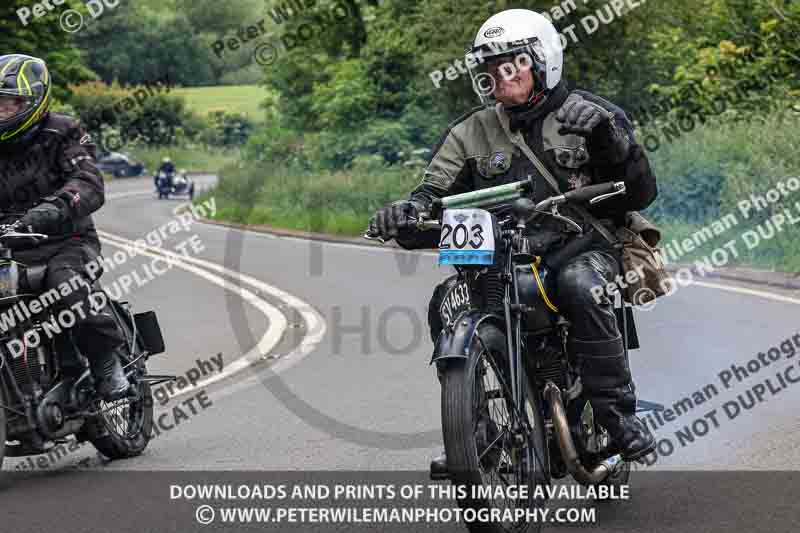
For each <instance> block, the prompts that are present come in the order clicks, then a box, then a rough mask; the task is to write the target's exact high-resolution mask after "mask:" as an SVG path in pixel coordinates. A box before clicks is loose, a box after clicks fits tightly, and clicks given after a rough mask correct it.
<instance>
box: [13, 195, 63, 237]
mask: <svg viewBox="0 0 800 533" xmlns="http://www.w3.org/2000/svg"><path fill="white" fill-rule="evenodd" d="M59 203H60V204H61V205H58V204H59ZM65 212H66V204H64V202H63V201H62V200H60V199H55V200H53V201H45V202H42V203H40V204H39V205H37V206H35V207H33V208H31V209H29V210H28V212H27V213H25V215H24V216H23V217H22V218H21V219H20V226H22V227H23V228H26V229H28V228H30V230H31V231H32V232H34V233H44V234H47V235H50V234H54V233H61V231H62V230H63V229H64V228H63V226H64V223H65V222H66V221H67V216H66V214H65Z"/></svg>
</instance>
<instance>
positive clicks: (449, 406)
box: [442, 322, 549, 533]
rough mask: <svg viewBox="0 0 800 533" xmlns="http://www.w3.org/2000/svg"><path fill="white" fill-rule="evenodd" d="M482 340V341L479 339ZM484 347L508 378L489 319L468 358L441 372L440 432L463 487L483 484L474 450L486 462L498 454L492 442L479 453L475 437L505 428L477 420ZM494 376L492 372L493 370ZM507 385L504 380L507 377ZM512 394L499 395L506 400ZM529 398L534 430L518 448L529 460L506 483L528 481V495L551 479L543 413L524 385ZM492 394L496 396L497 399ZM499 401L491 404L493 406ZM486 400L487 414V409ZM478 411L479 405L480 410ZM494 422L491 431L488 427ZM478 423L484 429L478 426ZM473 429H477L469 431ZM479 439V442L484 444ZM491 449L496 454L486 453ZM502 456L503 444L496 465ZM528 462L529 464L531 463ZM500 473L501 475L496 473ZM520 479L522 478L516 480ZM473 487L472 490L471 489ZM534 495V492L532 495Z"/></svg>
mask: <svg viewBox="0 0 800 533" xmlns="http://www.w3.org/2000/svg"><path fill="white" fill-rule="evenodd" d="M478 337H480V339H482V340H483V343H481V342H480V340H479V338H478ZM484 345H485V346H486V348H487V349H488V351H489V352H491V353H492V354H493V359H494V360H495V363H497V364H498V365H503V368H502V369H500V372H501V373H503V374H505V375H506V376H507V373H508V352H507V344H506V336H505V334H504V333H503V332H501V331H500V330H499V329H498V328H497V327H496V326H494V325H492V324H488V323H485V322H484V323H482V324H481V325H479V326H478V329H477V335H476V336H475V337H474V338H473V341H472V345H471V346H470V352H469V358H468V359H466V360H458V361H456V362H455V363H449V364H448V366H447V367H446V368H444V371H443V376H442V429H443V435H444V446H445V452H446V454H447V464H448V470H449V472H450V479H451V481H452V483H453V484H454V485H465V486H467V487H472V486H476V485H484V479H483V474H482V471H483V466H482V462H481V459H480V458H479V456H478V454H479V453H482V454H483V455H484V457H485V458H487V457H488V458H489V459H488V460H487V459H485V460H484V462H489V461H494V459H493V458H492V457H493V456H497V450H496V446H488V445H487V446H485V447H484V446H482V447H483V450H484V451H483V452H479V451H478V440H479V439H480V437H478V436H476V433H477V434H478V435H480V434H482V433H483V434H485V435H487V436H486V437H485V438H484V439H483V441H489V440H490V439H491V440H492V441H493V442H496V441H497V439H499V438H501V437H502V435H503V434H505V433H506V432H504V431H503V432H500V433H498V431H500V430H499V429H498V426H497V424H495V423H494V422H490V421H486V420H485V419H483V418H481V419H480V420H478V421H476V420H475V416H474V415H475V413H476V409H475V401H476V400H477V399H478V398H477V396H481V395H482V394H485V391H483V390H482V386H483V384H484V378H483V377H480V382H481V384H480V385H479V384H478V382H477V381H476V379H477V378H478V377H479V375H481V374H483V373H484V372H485V371H484V370H481V369H482V368H486V367H485V365H486V361H487V359H486V357H484V355H483V353H484V352H485V351H486V350H484V348H483V346H484ZM495 374H496V373H495ZM506 383H508V381H507V380H506ZM476 393H478V394H476ZM509 396H510V392H509V393H508V395H505V394H504V395H503V397H504V398H507V397H509ZM527 396H528V401H527V402H526V405H527V410H528V416H529V418H530V419H531V424H532V425H533V431H532V432H531V434H530V435H528V437H527V438H526V439H525V440H526V443H525V447H524V448H525V449H524V451H523V452H522V456H523V457H524V459H523V461H524V463H525V464H527V467H526V468H523V467H522V466H520V467H519V471H517V474H516V477H515V478H514V479H515V480H512V481H511V482H510V484H515V485H528V486H529V487H530V491H529V492H530V493H532V492H533V488H534V486H535V485H542V484H548V483H549V473H548V470H547V466H548V457H547V447H546V446H545V433H544V425H543V422H542V418H541V411H540V409H539V402H538V398H537V397H536V395H535V394H534V393H533V391H532V390H531V389H530V387H528V393H527ZM495 398H496V397H495ZM495 402H497V403H500V405H503V406H505V407H506V412H508V409H507V406H508V403H507V402H505V401H503V400H502V399H501V400H499V401H498V400H495ZM497 403H495V404H492V405H493V406H495V405H497ZM488 405H489V402H487V408H486V409H487V412H488V411H489V410H490V408H489V407H488ZM481 410H482V409H481ZM491 425H493V426H494V428H493V429H492V431H490V430H489V428H488V427H486V426H491ZM481 427H486V429H484V430H481V429H480V428H481ZM472 428H476V429H477V431H476V430H473V429H472ZM483 441H482V442H483ZM491 450H495V451H494V452H491V453H489V452H490V451H491ZM503 454H506V456H507V457H508V456H510V455H509V454H508V452H507V451H505V444H504V445H503V449H502V450H500V451H499V458H498V459H497V463H498V464H499V463H502V457H503ZM531 465H532V467H531ZM498 475H500V474H498ZM520 477H522V478H520ZM470 490H471V489H470ZM531 496H532V495H531ZM514 504H515V505H514V506H513V507H516V508H520V507H524V508H542V507H543V506H544V504H545V501H544V500H541V499H533V498H532V497H531V498H529V499H527V500H521V501H520V500H515V501H514ZM459 505H460V506H461V507H462V508H464V509H467V508H472V509H476V510H478V509H486V508H492V507H495V506H494V503H493V502H492V501H489V500H488V499H486V498H465V499H459ZM465 525H466V526H467V529H469V531H471V532H473V533H474V532H491V533H494V532H505V531H529V527H530V526H531V525H533V526H534V528H533V529H531V530H534V531H539V530H540V529H541V524H528V523H527V522H523V523H521V524H509V525H508V526H506V525H504V524H498V523H479V522H471V523H467V524H465Z"/></svg>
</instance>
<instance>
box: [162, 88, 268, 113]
mask: <svg viewBox="0 0 800 533" xmlns="http://www.w3.org/2000/svg"><path fill="white" fill-rule="evenodd" d="M173 93H174V94H176V95H178V96H182V97H184V98H185V99H186V104H187V106H188V107H189V109H191V110H192V111H195V112H196V113H198V114H201V115H206V114H208V112H209V111H214V110H220V109H224V110H225V111H234V112H239V113H244V114H245V115H247V116H248V118H250V119H251V120H254V121H256V122H261V117H262V114H263V113H262V111H261V110H260V109H259V104H261V102H262V101H264V98H266V96H267V94H268V92H267V90H266V89H264V88H263V87H259V86H258V85H225V86H219V87H184V88H179V89H175V90H174V91H173Z"/></svg>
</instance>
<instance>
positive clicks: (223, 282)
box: [97, 230, 327, 400]
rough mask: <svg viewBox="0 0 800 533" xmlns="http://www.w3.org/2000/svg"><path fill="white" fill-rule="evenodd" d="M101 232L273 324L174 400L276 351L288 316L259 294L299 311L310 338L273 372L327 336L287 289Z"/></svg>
mask: <svg viewBox="0 0 800 533" xmlns="http://www.w3.org/2000/svg"><path fill="white" fill-rule="evenodd" d="M97 233H98V234H99V235H100V237H101V239H102V241H103V244H108V245H111V246H115V247H117V248H121V249H126V248H132V247H134V248H136V249H138V250H139V251H138V254H141V255H145V256H148V257H153V258H169V259H170V262H171V263H172V264H173V266H174V267H177V268H181V269H183V270H185V271H187V272H190V273H192V274H194V275H196V276H199V277H201V278H203V279H205V280H206V281H209V282H211V283H213V284H215V285H218V286H220V287H222V288H223V289H225V290H228V291H231V292H233V293H234V294H235V295H236V296H237V297H239V298H242V299H243V300H244V301H245V302H246V303H248V304H250V305H252V306H253V307H255V308H256V309H257V310H258V311H260V312H261V313H263V314H264V316H266V317H267V319H268V321H269V326H268V328H267V330H266V331H265V332H264V335H263V336H262V337H261V339H260V340H259V341H258V343H256V345H255V346H253V348H251V349H250V350H248V351H247V353H245V354H243V355H242V356H241V357H239V358H238V359H236V360H235V361H233V362H232V363H230V364H226V365H225V369H224V370H223V371H222V372H220V373H219V374H215V375H214V376H212V377H209V378H208V379H205V380H203V381H200V382H198V383H197V384H196V385H195V386H192V387H188V388H186V389H184V390H182V391H181V392H180V393H178V394H176V395H175V396H172V397H170V400H172V399H174V398H176V397H178V396H182V395H184V394H189V393H190V392H193V391H196V390H198V389H203V388H205V387H207V386H208V385H211V384H212V383H215V382H217V381H221V380H223V379H225V378H228V377H230V376H232V375H233V374H236V373H237V372H241V371H243V370H245V369H247V368H249V367H250V366H252V365H254V364H255V363H257V362H260V361H262V360H263V359H264V356H266V355H267V354H269V353H270V352H271V351H272V350H273V349H274V348H275V346H276V345H277V344H278V342H279V341H280V340H281V337H282V336H283V333H284V332H285V331H286V328H287V326H288V324H287V321H286V317H285V316H284V314H283V313H281V312H280V311H279V310H278V308H276V307H275V306H274V305H272V304H270V303H269V302H268V301H267V300H265V299H264V298H261V297H260V296H259V295H258V293H259V292H260V293H262V294H267V295H269V296H271V297H273V298H275V299H278V300H280V301H282V302H283V303H284V304H285V305H286V306H288V307H290V308H292V309H294V310H295V311H297V312H298V313H299V314H300V316H302V317H303V320H304V321H305V323H306V335H305V336H304V337H303V339H302V341H301V342H300V343H299V344H298V345H297V347H296V348H295V349H294V350H293V351H292V352H291V353H289V354H287V355H284V356H282V357H281V358H280V359H278V360H277V361H276V362H275V363H274V364H273V365H271V367H270V369H271V370H272V371H273V372H275V373H279V372H282V371H284V370H286V369H288V368H290V367H292V366H294V365H295V364H297V363H298V362H299V361H300V360H301V359H302V358H303V357H305V356H306V355H308V354H309V353H311V352H312V351H313V350H314V349H315V348H316V347H317V345H318V344H319V343H320V342H321V341H322V339H323V337H324V336H325V332H326V330H327V328H326V326H325V320H324V318H323V317H322V316H321V315H320V314H319V313H318V312H317V311H316V310H315V309H314V308H313V307H311V305H309V304H307V303H306V302H304V301H303V300H301V299H299V298H297V297H296V296H294V295H292V294H289V293H288V292H286V291H284V290H281V289H279V288H277V287H275V286H272V285H269V284H268V283H264V282H263V281H261V280H259V279H256V278H254V277H252V276H248V275H247V274H242V273H241V272H236V271H234V270H231V269H229V268H226V267H224V266H222V265H218V264H217V263H213V262H211V261H206V260H203V259H198V258H196V257H188V256H186V255H183V254H178V253H175V252H172V251H170V250H164V249H162V248H156V247H153V246H149V245H148V246H145V247H142V246H138V247H137V246H136V244H135V243H134V241H132V240H130V239H126V238H124V237H120V236H119V235H114V234H112V233H108V232H105V231H99V230H98V232H97ZM140 244H141V243H140ZM220 274H221V275H220ZM222 276H228V277H229V278H232V279H235V280H237V281H238V284H236V283H233V282H231V281H230V280H229V279H226V278H224V277H222ZM251 289H252V290H251ZM254 291H255V292H254ZM157 311H158V310H156V312H157Z"/></svg>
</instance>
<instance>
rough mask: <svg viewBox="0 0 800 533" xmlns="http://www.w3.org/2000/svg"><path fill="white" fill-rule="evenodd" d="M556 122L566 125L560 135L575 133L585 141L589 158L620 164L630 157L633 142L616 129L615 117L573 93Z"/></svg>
mask: <svg viewBox="0 0 800 533" xmlns="http://www.w3.org/2000/svg"><path fill="white" fill-rule="evenodd" d="M556 120H557V121H559V122H561V123H562V124H563V125H562V126H561V127H560V128H559V130H558V132H559V133H561V134H562V135H563V134H568V133H573V134H575V135H580V136H582V137H585V138H586V145H587V149H588V150H589V155H590V156H592V158H593V159H594V160H595V161H596V162H598V163H601V164H603V163H605V164H617V163H621V162H622V161H624V160H625V159H626V158H627V157H628V153H629V152H630V149H631V140H630V137H628V135H627V132H625V131H621V130H620V129H619V128H618V127H617V123H616V120H615V117H614V114H613V113H612V112H611V111H608V110H606V109H604V108H603V107H601V106H600V105H598V104H595V103H594V102H590V101H589V100H586V99H585V98H584V97H582V96H580V95H578V94H574V93H573V94H570V95H569V97H568V98H567V100H566V101H565V102H564V104H563V105H562V106H561V109H559V110H558V113H556Z"/></svg>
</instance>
